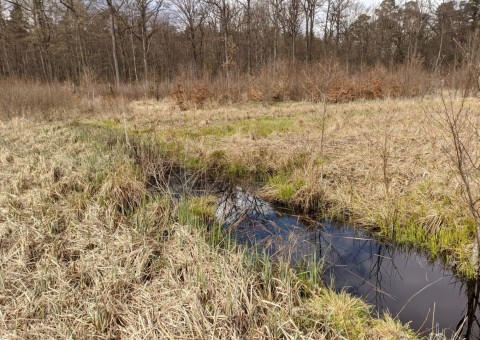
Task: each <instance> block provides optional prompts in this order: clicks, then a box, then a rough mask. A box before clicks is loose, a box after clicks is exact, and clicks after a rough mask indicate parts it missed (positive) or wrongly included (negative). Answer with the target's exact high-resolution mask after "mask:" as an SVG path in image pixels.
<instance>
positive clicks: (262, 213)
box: [216, 188, 480, 339]
mask: <svg viewBox="0 0 480 340" xmlns="http://www.w3.org/2000/svg"><path fill="white" fill-rule="evenodd" d="M216 217H217V219H218V220H219V221H221V222H222V223H223V224H224V226H225V227H226V228H229V230H230V231H231V234H232V236H233V238H234V239H235V240H236V241H237V242H239V243H241V244H244V245H247V246H255V247H259V248H257V249H259V250H260V251H265V252H266V253H267V254H268V255H269V256H270V257H272V258H274V259H275V258H280V257H282V258H284V259H286V260H288V261H290V263H291V264H292V265H293V266H297V265H301V264H304V263H306V262H307V261H311V260H312V259H314V260H315V261H321V263H322V264H323V279H324V282H325V283H326V285H330V286H332V287H333V288H334V289H335V290H336V291H340V290H346V291H347V292H349V293H350V294H352V295H354V296H359V297H361V298H362V299H363V300H365V301H367V302H368V303H370V304H371V305H373V307H374V308H375V311H376V312H377V313H378V314H379V315H382V314H383V313H385V312H388V313H390V314H391V315H392V316H394V317H395V316H397V317H398V319H399V320H400V321H402V322H403V323H409V324H410V327H411V328H412V329H413V330H414V331H416V332H418V333H419V334H420V335H428V334H429V333H430V332H432V331H433V332H443V333H444V334H445V335H446V336H447V337H449V338H450V337H452V336H454V335H455V334H457V335H461V338H466V339H479V338H480V324H479V320H480V318H479V317H480V308H479V303H478V302H479V293H480V282H478V281H465V280H461V279H459V278H457V277H456V276H455V274H454V272H453V271H452V270H449V269H447V268H445V267H444V266H443V265H442V263H441V262H440V261H431V260H429V259H428V257H427V256H426V255H425V254H423V253H421V252H417V251H415V250H405V249H402V248H399V247H396V246H394V245H389V244H385V243H382V242H380V241H378V240H376V239H375V238H373V237H372V236H371V235H370V234H368V233H367V232H363V231H359V230H357V229H354V228H353V227H350V226H347V225H341V224H337V223H333V222H331V221H310V220H307V219H302V218H301V217H298V216H294V215H289V214H286V213H282V212H281V211H280V210H278V209H275V208H274V207H273V206H272V205H270V204H268V203H267V202H265V201H262V200H260V199H257V198H255V197H253V196H251V195H250V194H248V193H247V192H245V191H243V190H241V189H239V188H237V189H234V190H231V191H229V192H227V193H226V194H225V195H224V196H223V197H222V199H221V200H220V202H219V205H218V207H217V211H216Z"/></svg>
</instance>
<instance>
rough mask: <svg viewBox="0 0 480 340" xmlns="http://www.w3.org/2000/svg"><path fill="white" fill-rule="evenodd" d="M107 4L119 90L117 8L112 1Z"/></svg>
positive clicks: (116, 80)
mask: <svg viewBox="0 0 480 340" xmlns="http://www.w3.org/2000/svg"><path fill="white" fill-rule="evenodd" d="M107 4H108V7H109V9H110V35H111V37H112V55H113V67H114V72H115V85H116V87H117V89H118V88H119V87H120V66H119V64H118V46H117V36H116V34H115V8H114V7H113V3H112V0H107Z"/></svg>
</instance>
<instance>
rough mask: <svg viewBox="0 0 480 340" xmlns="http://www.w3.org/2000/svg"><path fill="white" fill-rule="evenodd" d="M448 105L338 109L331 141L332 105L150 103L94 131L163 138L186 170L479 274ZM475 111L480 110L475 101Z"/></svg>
mask: <svg viewBox="0 0 480 340" xmlns="http://www.w3.org/2000/svg"><path fill="white" fill-rule="evenodd" d="M438 100H439V99H438V98H437V97H435V96H430V97H426V98H425V99H424V100H423V101H419V99H415V100H414V99H412V100H407V99H388V100H377V101H363V102H358V101H357V102H352V103H341V104H329V105H328V108H327V114H326V116H325V120H324V121H325V136H324V138H323V140H324V141H323V143H322V142H321V141H322V108H321V107H320V106H319V105H316V104H310V103H302V102H300V103H292V102H289V103H283V104H280V105H271V106H264V105H260V104H255V103H250V104H243V105H237V106H223V107H216V108H215V107H212V108H209V109H205V110H198V109H197V110H179V109H178V108H175V107H174V104H173V103H171V102H169V101H164V102H160V103H154V102H150V101H143V102H134V103H132V104H131V105H130V113H129V114H128V115H127V116H125V117H124V119H123V121H122V123H121V124H120V123H119V124H118V125H117V126H113V127H112V126H109V125H108V124H104V123H102V120H98V119H97V120H95V121H90V122H89V123H88V125H91V124H94V125H96V126H101V127H103V128H108V129H109V130H112V128H113V130H120V131H123V132H124V131H125V129H126V130H127V131H130V132H132V134H133V135H134V136H136V138H139V139H141V140H144V141H150V142H151V141H152V140H154V141H156V142H155V143H157V142H158V141H162V143H163V144H164V145H167V146H168V149H170V150H176V151H175V152H174V153H173V154H174V155H175V157H177V158H178V161H179V162H180V163H182V164H183V165H184V166H186V167H193V168H197V169H198V168H202V169H207V171H208V169H210V170H211V171H213V172H214V173H215V174H216V175H217V176H220V177H221V178H224V179H228V180H234V181H241V182H243V184H248V185H252V186H255V187H256V188H257V193H258V194H260V195H261V196H263V197H264V198H266V199H268V200H270V201H278V202H281V203H283V204H286V205H290V206H293V207H296V208H297V209H301V210H304V211H306V212H309V211H310V212H312V211H314V212H322V213H323V214H325V215H327V216H330V217H333V218H336V219H340V220H343V221H347V222H351V223H355V224H357V225H361V226H365V227H374V228H375V229H376V230H379V231H380V233H381V235H383V236H385V237H388V238H390V239H392V238H394V239H395V240H397V241H398V242H400V243H404V244H410V245H416V246H420V247H422V248H424V249H428V250H429V251H430V252H431V254H432V256H438V255H441V256H442V257H444V258H445V259H446V260H447V262H448V263H449V264H450V265H452V266H454V267H457V269H458V271H459V272H460V273H462V274H464V275H467V276H470V275H474V273H473V272H472V267H471V265H470V262H469V256H470V253H471V245H472V243H473V235H474V229H473V223H472V220H471V218H470V217H469V214H468V211H467V209H466V207H465V204H464V202H463V199H462V193H461V187H460V186H459V182H458V178H457V177H456V174H455V170H454V169H453V168H452V166H451V165H452V163H451V161H450V159H449V158H448V155H447V153H446V150H447V149H448V148H449V147H450V143H449V142H448V140H446V139H445V137H444V134H443V133H442V131H441V130H440V129H439V128H438V126H437V125H436V123H435V119H434V117H433V115H435V112H437V109H438V107H439V106H438V104H439V102H438ZM467 105H468V106H470V107H471V109H472V110H479V109H480V108H479V107H478V103H477V101H476V100H474V99H471V100H468V101H467ZM102 119H104V118H102ZM103 121H105V120H103ZM150 142H148V143H150Z"/></svg>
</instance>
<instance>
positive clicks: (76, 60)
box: [0, 0, 480, 84]
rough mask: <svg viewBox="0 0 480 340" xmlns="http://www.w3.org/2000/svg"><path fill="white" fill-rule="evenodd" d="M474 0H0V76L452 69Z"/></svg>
mask: <svg viewBox="0 0 480 340" xmlns="http://www.w3.org/2000/svg"><path fill="white" fill-rule="evenodd" d="M479 20H480V1H479V0H469V1H461V2H454V1H450V2H445V3H442V4H440V5H438V6H433V5H431V2H421V1H410V2H406V3H405V4H403V5H401V6H400V5H397V4H396V3H395V1H394V0H384V1H383V2H382V3H381V4H380V5H379V6H378V7H377V8H374V9H370V10H365V9H364V8H362V6H361V5H360V4H359V3H357V2H355V0H58V1H54V0H0V51H1V52H0V75H1V76H2V77H14V78H30V79H32V78H33V79H40V80H43V81H72V82H75V83H78V82H82V81H107V82H112V83H113V82H117V84H120V83H124V82H129V83H130V82H143V81H154V82H160V81H163V80H167V79H174V78H176V77H178V76H179V75H185V74H186V75H189V76H193V77H202V76H204V75H206V74H207V75H209V76H210V77H217V76H221V77H222V78H224V79H225V80H226V81H227V82H228V81H229V79H231V78H232V79H233V77H236V76H238V75H240V74H252V73H255V72H258V71H259V70H265V69H268V68H271V69H272V70H273V69H274V68H275V65H278V64H279V63H280V62H283V63H286V62H287V63H306V64H308V63H315V62H317V61H318V60H326V59H329V60H332V59H334V60H337V61H338V62H340V63H341V64H342V65H345V67H346V68H347V69H348V70H358V69H361V70H362V69H364V68H368V67H370V66H373V65H383V66H385V67H386V68H389V69H392V68H396V67H398V66H399V65H405V64H408V63H411V62H415V63H421V64H422V66H423V67H424V68H425V69H429V70H435V71H437V70H445V69H455V68H456V67H457V66H458V65H460V64H461V63H462V62H463V61H464V58H465V56H466V55H468V53H464V51H471V50H472V49H471V44H472V43H473V41H475V36H476V34H477V27H478V24H479Z"/></svg>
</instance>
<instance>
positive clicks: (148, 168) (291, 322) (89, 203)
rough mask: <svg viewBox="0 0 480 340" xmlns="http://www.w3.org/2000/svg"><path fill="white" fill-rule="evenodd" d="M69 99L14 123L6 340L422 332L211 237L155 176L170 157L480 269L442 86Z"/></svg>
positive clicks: (1, 194) (0, 292)
mask: <svg viewBox="0 0 480 340" xmlns="http://www.w3.org/2000/svg"><path fill="white" fill-rule="evenodd" d="M68 105H69V104H68ZM68 105H67V104H66V105H65V106H64V107H62V108H61V109H59V110H58V111H55V114H53V115H49V116H48V118H49V119H48V120H47V119H43V118H42V115H41V114H35V115H33V114H32V115H29V111H28V110H25V111H24V112H23V113H22V114H20V115H17V116H16V117H9V118H8V119H4V120H3V121H0V307H1V308H0V329H1V330H2V331H1V333H2V334H3V335H4V336H5V337H6V338H25V337H28V336H33V337H40V338H58V337H71V338H77V337H85V336H88V337H90V336H91V337H95V338H113V337H124V338H187V337H188V338H245V337H247V338H270V337H271V338H295V337H296V338H348V339H361V338H377V339H385V338H391V339H398V338H409V337H412V338H413V337H415V335H414V334H412V332H409V331H408V330H406V328H405V327H403V326H401V325H399V324H398V323H397V322H396V321H394V320H392V318H390V317H389V316H381V317H380V318H376V317H374V315H372V313H371V310H370V309H369V307H368V306H367V305H366V304H365V303H363V302H362V301H361V300H360V299H358V298H354V297H351V296H349V295H347V294H344V293H342V294H337V293H334V292H332V291H331V290H329V289H328V288H324V287H319V286H314V285H312V284H311V282H309V280H308V279H305V278H300V277H299V276H297V275H296V274H295V273H293V272H292V271H291V270H290V269H288V267H287V266H281V265H275V264H271V263H269V262H268V260H258V259H257V260H252V259H251V258H250V257H249V256H248V254H247V253H246V252H245V251H244V250H242V249H240V248H238V247H236V246H235V245H232V244H231V243H230V242H228V241H226V240H225V239H223V238H222V237H221V236H220V237H218V235H217V236H215V235H213V236H212V228H211V227H208V225H209V224H211V223H212V222H211V219H210V217H211V216H206V215H209V211H210V210H209V209H208V207H204V204H203V203H200V204H198V199H196V200H195V199H193V200H191V201H188V200H187V201H184V203H182V204H180V205H179V204H177V203H175V201H173V200H172V199H171V198H170V197H169V195H168V193H167V192H165V191H163V192H162V191H160V190H151V188H150V187H149V185H148V183H149V179H150V178H151V177H152V176H153V175H154V174H155V172H157V171H158V168H157V167H156V166H155V164H156V163H155V161H158V159H161V158H163V159H168V161H169V162H170V164H175V166H176V167H180V168H182V169H188V170H189V171H191V172H192V173H195V172H196V173H198V172H202V173H205V174H207V175H208V176H211V177H215V178H218V179H219V180H222V181H230V182H232V183H235V184H242V185H244V186H248V187H250V188H252V189H253V190H254V191H255V192H256V193H257V194H258V195H259V196H261V197H263V198H265V199H267V200H268V201H272V202H279V203H281V204H282V205H285V206H291V207H293V208H294V209H296V210H301V211H305V212H309V213H319V214H322V215H324V216H328V217H332V218H334V219H338V220H342V221H348V222H350V223H354V224H356V225H359V226H363V227H366V228H371V229H372V230H374V231H375V232H377V233H379V234H380V235H381V236H383V237H386V238H389V239H394V240H396V241H397V242H400V243H406V244H411V245H415V246H419V247H422V248H424V249H426V250H428V251H430V252H431V254H432V256H435V255H442V256H444V257H445V258H446V260H447V263H449V265H452V266H455V267H456V268H457V270H458V271H459V273H462V274H464V275H471V268H470V264H469V258H470V255H471V254H470V253H471V244H472V243H473V240H474V229H473V222H472V221H471V219H470V218H469V215H468V212H467V210H466V208H465V207H464V203H463V201H462V197H461V190H460V188H459V185H458V183H457V179H456V176H455V173H454V171H453V169H452V167H451V165H450V160H449V159H448V157H447V155H446V153H445V148H448V147H449V145H448V141H446V140H445V137H444V135H443V134H442V133H441V131H440V130H437V129H436V127H435V124H434V122H435V119H432V117H433V116H434V115H435V112H436V111H435V110H436V105H437V99H436V98H426V99H424V100H423V101H421V102H419V101H418V100H415V101H414V100H382V101H365V102H353V103H348V104H329V105H327V107H326V110H324V108H323V106H322V105H321V104H312V103H281V104H272V105H263V104H258V103H246V104H241V105H236V106H235V107H229V106H222V107H218V106H215V105H212V107H207V108H202V109H189V110H180V109H178V108H177V107H175V105H174V103H173V102H171V101H169V100H165V101H161V102H158V101H150V100H146V101H135V102H122V101H119V102H115V103H109V104H108V105H107V104H105V103H102V102H101V100H99V99H98V100H97V101H92V102H89V103H86V104H85V103H82V105H85V106H81V107H80V106H79V107H80V109H79V107H75V108H72V109H70V108H69V107H68ZM468 105H471V106H475V105H478V104H476V103H475V102H473V101H472V102H469V103H468ZM84 107H87V109H85V110H84ZM19 116H23V117H19ZM132 150H133V151H132ZM139 150H140V151H139ZM142 150H143V151H142ZM152 151H153V152H152ZM151 154H155V157H157V158H155V159H152V158H151V157H147V156H148V155H151ZM206 201H207V202H208V201H209V200H206Z"/></svg>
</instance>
